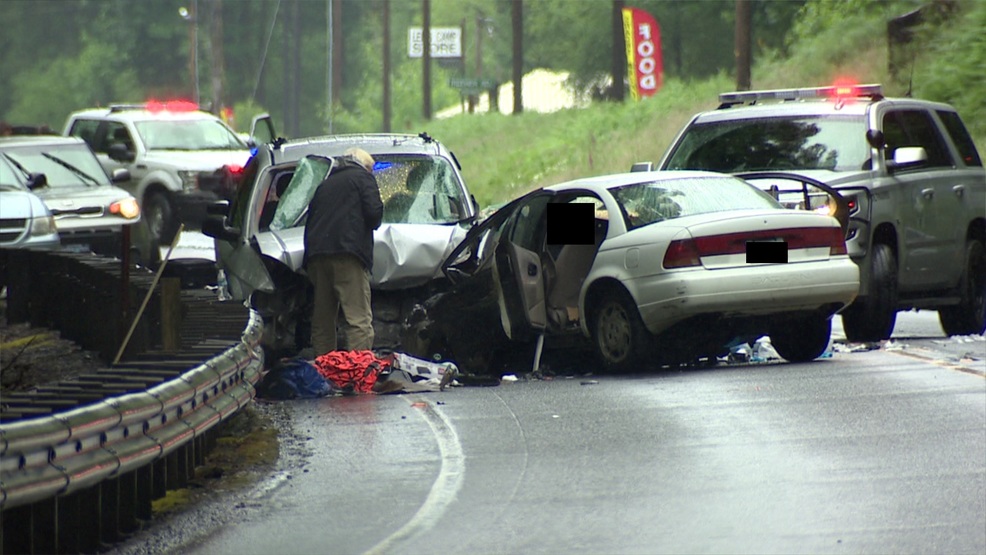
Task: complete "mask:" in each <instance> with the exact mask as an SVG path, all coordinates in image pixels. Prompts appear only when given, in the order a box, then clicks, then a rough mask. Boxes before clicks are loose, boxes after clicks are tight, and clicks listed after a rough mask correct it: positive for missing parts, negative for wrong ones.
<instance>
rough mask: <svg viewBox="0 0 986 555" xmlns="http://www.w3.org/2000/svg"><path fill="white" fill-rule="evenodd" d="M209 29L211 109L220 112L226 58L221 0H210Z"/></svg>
mask: <svg viewBox="0 0 986 555" xmlns="http://www.w3.org/2000/svg"><path fill="white" fill-rule="evenodd" d="M209 31H210V33H209V46H210V47H211V48H212V111H213V112H214V113H216V114H221V113H222V109H223V108H224V107H225V106H224V98H225V96H226V94H225V92H226V91H225V90H224V87H223V81H224V80H225V74H226V67H225V66H226V58H225V56H224V54H223V0H212V17H211V18H210V21H209Z"/></svg>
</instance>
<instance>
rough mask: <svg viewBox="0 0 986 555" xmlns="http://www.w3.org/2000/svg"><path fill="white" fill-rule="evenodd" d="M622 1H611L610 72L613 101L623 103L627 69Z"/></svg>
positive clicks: (623, 4)
mask: <svg viewBox="0 0 986 555" xmlns="http://www.w3.org/2000/svg"><path fill="white" fill-rule="evenodd" d="M624 6H625V2H624V1H623V0H613V16H612V17H613V57H612V62H611V63H612V65H611V66H610V71H611V72H612V74H613V88H612V89H611V90H612V95H613V100H616V101H619V102H623V99H624V98H626V87H625V86H624V83H623V77H624V76H625V75H626V69H627V53H626V40H625V39H624V35H623V8H624Z"/></svg>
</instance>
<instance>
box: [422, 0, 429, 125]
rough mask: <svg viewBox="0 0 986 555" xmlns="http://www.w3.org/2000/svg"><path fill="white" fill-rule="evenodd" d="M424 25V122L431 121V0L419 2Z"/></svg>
mask: <svg viewBox="0 0 986 555" xmlns="http://www.w3.org/2000/svg"><path fill="white" fill-rule="evenodd" d="M421 9H422V11H423V12H424V14H423V17H424V23H423V24H422V25H421V42H422V48H423V51H422V52H421V60H422V64H423V66H422V69H421V90H422V96H423V97H424V107H423V113H424V117H425V120H430V119H431V0H421Z"/></svg>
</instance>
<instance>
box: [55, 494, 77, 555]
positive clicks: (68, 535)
mask: <svg viewBox="0 0 986 555" xmlns="http://www.w3.org/2000/svg"><path fill="white" fill-rule="evenodd" d="M78 527H79V496H78V495H76V494H71V495H66V496H65V497H56V498H55V528H56V529H57V530H58V532H57V534H58V551H57V552H58V553H79V528H78Z"/></svg>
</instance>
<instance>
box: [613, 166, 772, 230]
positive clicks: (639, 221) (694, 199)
mask: <svg viewBox="0 0 986 555" xmlns="http://www.w3.org/2000/svg"><path fill="white" fill-rule="evenodd" d="M611 192H612V193H613V196H614V197H615V198H616V202H617V203H619V205H620V208H621V209H622V212H623V218H624V220H625V221H626V225H627V229H634V228H638V227H641V226H645V225H648V224H652V223H656V222H661V221H664V220H671V219H674V218H681V217H684V216H694V215H697V214H708V213H710V212H724V211H726V210H756V209H772V208H783V207H782V206H781V205H780V204H778V202H777V201H776V200H774V199H773V197H771V196H770V195H768V194H767V193H764V192H763V191H761V190H760V189H757V188H756V187H754V186H752V185H750V184H748V183H746V182H745V181H742V180H739V179H736V178H732V177H728V176H722V177H690V178H682V179H674V180H662V181H656V182H645V183H634V184H633V185H625V186H623V187H619V188H617V189H611Z"/></svg>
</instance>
